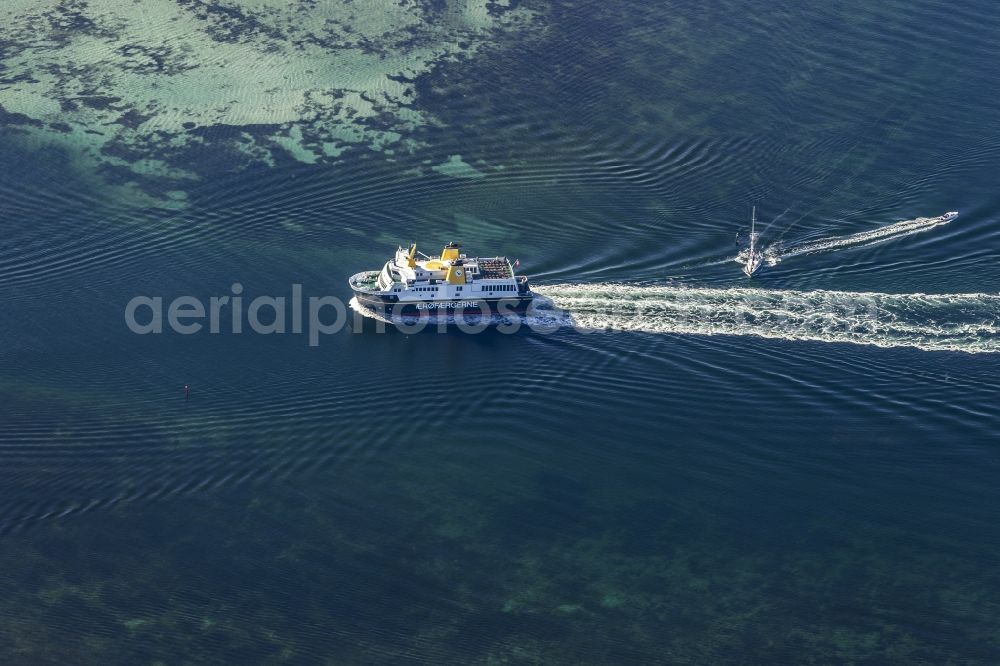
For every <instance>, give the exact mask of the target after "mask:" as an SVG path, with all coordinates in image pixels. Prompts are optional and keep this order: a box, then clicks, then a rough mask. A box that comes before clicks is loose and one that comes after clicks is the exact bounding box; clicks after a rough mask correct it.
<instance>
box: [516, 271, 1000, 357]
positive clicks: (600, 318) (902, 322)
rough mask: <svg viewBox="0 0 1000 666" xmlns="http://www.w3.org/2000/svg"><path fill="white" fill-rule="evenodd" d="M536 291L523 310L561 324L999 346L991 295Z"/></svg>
mask: <svg viewBox="0 0 1000 666" xmlns="http://www.w3.org/2000/svg"><path fill="white" fill-rule="evenodd" d="M536 291H537V292H538V293H540V294H542V295H544V296H545V297H546V298H547V300H548V301H549V305H548V306H544V307H543V308H540V309H538V310H536V311H535V312H534V313H533V316H534V317H536V318H540V319H543V320H547V321H549V322H554V323H557V324H559V325H561V326H563V327H575V328H581V329H587V330H608V331H640V332H647V333H672V334H694V335H753V336H758V337H763V338H774V339H782V340H816V341H824V342H851V343H857V344H865V345H875V346H878V347H914V348H917V349H923V350H928V351H962V352H968V353H989V352H994V353H995V352H1000V294H884V293H866V292H845V291H825V290H813V291H795V290H769V289H710V288H696V287H669V286H645V285H643V286H639V285H630V284H627V283H607V284H554V285H547V286H542V287H537V288H536ZM546 308H551V310H549V311H546Z"/></svg>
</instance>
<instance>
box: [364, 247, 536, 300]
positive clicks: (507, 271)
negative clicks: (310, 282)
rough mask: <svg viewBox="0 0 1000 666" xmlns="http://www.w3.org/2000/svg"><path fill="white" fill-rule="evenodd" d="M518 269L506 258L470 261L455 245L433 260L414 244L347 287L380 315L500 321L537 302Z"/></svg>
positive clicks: (486, 258)
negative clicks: (482, 317) (481, 317)
mask: <svg viewBox="0 0 1000 666" xmlns="http://www.w3.org/2000/svg"><path fill="white" fill-rule="evenodd" d="M418 254H419V255H420V256H419V257H418V256H417V255H418ZM519 265H520V262H519V261H515V262H514V263H511V261H510V260H509V259H508V258H507V257H500V256H497V257H470V256H468V255H466V254H464V253H463V252H462V249H461V247H460V246H459V245H458V244H457V243H448V244H447V245H445V246H444V249H443V250H442V251H441V254H440V256H436V257H429V256H427V255H425V254H423V253H418V252H417V245H416V243H413V244H411V245H410V246H409V247H408V248H406V249H404V248H403V247H402V246H400V247H398V248H397V249H396V254H395V255H394V256H393V258H392V259H390V260H389V261H387V262H386V263H385V265H384V266H382V269H381V270H377V271H362V272H360V273H355V274H354V275H352V276H351V278H350V280H348V283H349V284H350V287H351V291H353V292H354V298H355V299H356V300H357V302H358V305H360V306H362V307H363V308H367V309H369V310H374V311H375V312H376V313H377V314H379V315H390V316H409V317H413V316H417V317H422V318H423V317H426V318H438V317H439V316H447V315H455V314H471V315H486V316H490V315H494V314H496V315H501V316H502V315H507V314H515V313H523V312H524V311H525V310H527V308H528V306H529V305H530V304H531V302H532V300H534V298H535V295H534V294H533V293H532V291H531V288H530V286H529V285H528V278H527V276H525V275H516V274H515V272H514V269H515V268H516V267H517V266H519Z"/></svg>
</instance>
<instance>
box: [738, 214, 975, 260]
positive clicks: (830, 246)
mask: <svg viewBox="0 0 1000 666" xmlns="http://www.w3.org/2000/svg"><path fill="white" fill-rule="evenodd" d="M956 217H958V213H956V212H950V213H945V214H944V215H939V216H937V217H918V218H916V219H913V220H903V221H902V222H896V223H895V224H889V225H886V226H884V227H879V228H877V229H870V230H868V231H862V232H859V233H856V234H851V235H849V236H836V237H833V238H822V239H820V240H816V241H809V242H805V243H799V244H797V245H791V246H788V247H784V246H782V245H781V243H776V244H774V245H771V246H769V247H767V248H765V250H764V258H765V259H766V260H767V262H768V264H770V265H771V266H774V265H775V264H777V263H778V262H780V261H782V260H784V259H788V258H789V257H797V256H799V255H802V254H811V253H813V252H828V251H830V250H839V249H842V248H847V247H858V246H865V245H874V244H876V243H882V242H885V241H888V240H894V239H896V238H903V237H905V236H911V235H913V234H918V233H922V232H924V231H929V230H931V229H933V228H935V227H939V226H941V225H944V224H948V223H949V222H951V221H952V220H954V219H955V218H956ZM736 261H739V262H741V263H742V262H743V261H745V257H744V258H743V259H741V258H740V257H739V256H737V257H736Z"/></svg>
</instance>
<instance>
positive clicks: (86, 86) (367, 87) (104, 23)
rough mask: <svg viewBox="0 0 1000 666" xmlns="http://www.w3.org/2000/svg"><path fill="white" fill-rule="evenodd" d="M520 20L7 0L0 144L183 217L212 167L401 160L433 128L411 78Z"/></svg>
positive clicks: (255, 3) (463, 11)
mask: <svg viewBox="0 0 1000 666" xmlns="http://www.w3.org/2000/svg"><path fill="white" fill-rule="evenodd" d="M532 19H533V14H532V13H531V12H530V11H528V10H525V9H521V8H515V7H511V6H510V3H509V0H447V1H445V2H433V3H428V2H417V1H416V0H401V1H399V2H386V1H384V0H297V1H294V0H293V1H290V0H219V1H216V0H213V1H212V2H204V1H202V0H143V1H142V2H133V1H132V0H90V1H89V2H88V1H86V0H5V2H4V3H3V6H2V7H0V131H2V132H3V133H4V134H6V135H8V139H7V140H8V142H9V141H11V138H13V139H14V140H16V141H17V142H18V144H19V145H20V146H22V148H23V149H26V150H32V149H41V148H53V147H55V148H56V149H58V150H61V151H64V152H65V154H66V157H67V159H68V160H69V161H70V163H72V164H73V165H74V167H75V168H76V169H77V171H78V172H80V173H81V174H85V175H89V174H91V173H94V172H97V173H99V174H100V177H101V182H102V184H103V185H111V184H114V185H124V186H127V190H125V191H128V192H131V193H132V194H133V195H136V196H135V202H136V203H150V200H149V198H148V197H146V196H144V195H142V194H141V190H145V191H146V192H150V193H153V194H154V197H156V198H155V199H154V200H153V202H154V203H160V204H163V203H166V202H168V201H170V200H173V202H174V203H175V204H177V203H182V202H183V200H184V198H185V196H186V195H185V191H184V190H185V188H186V187H187V186H189V185H191V184H192V183H194V182H197V180H198V179H199V178H200V177H202V176H204V175H206V174H212V173H217V172H218V170H219V169H220V168H222V169H226V170H231V169H240V168H244V167H247V166H252V165H274V164H275V163H276V162H277V161H282V160H288V159H294V160H297V161H299V162H304V163H314V162H324V161H331V160H334V159H335V158H337V156H338V155H340V154H341V153H343V152H344V151H345V150H346V149H348V148H352V147H354V148H361V149H365V150H373V151H384V152H386V153H389V154H391V153H393V152H394V151H396V150H400V149H402V150H407V151H412V150H413V149H414V148H415V147H417V146H416V142H415V141H414V140H412V139H410V138H408V136H407V134H408V132H410V131H412V130H413V129H415V128H418V127H420V126H422V125H424V124H426V123H428V122H429V121H431V120H432V119H431V118H429V117H428V115H427V113H426V112H425V111H422V110H419V109H418V108H416V106H415V103H414V102H415V97H416V92H415V87H414V80H415V79H416V78H417V77H419V76H420V75H422V74H425V73H427V72H429V71H431V69H432V68H434V67H435V66H436V65H437V64H439V63H442V62H453V61H455V60H456V59H459V58H462V57H468V56H471V55H473V54H475V53H476V52H477V50H478V49H480V48H481V46H482V45H483V44H484V43H486V42H487V41H488V40H489V39H490V38H491V36H492V35H495V34H496V31H498V30H506V31H516V30H524V29H527V28H529V27H531V24H532ZM136 185H137V186H138V188H137V187H135V186H136ZM123 193H124V191H123ZM156 199H158V200H159V201H156Z"/></svg>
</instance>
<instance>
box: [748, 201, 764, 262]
mask: <svg viewBox="0 0 1000 666" xmlns="http://www.w3.org/2000/svg"><path fill="white" fill-rule="evenodd" d="M759 240H760V234H758V233H757V207H756V206H754V207H753V213H752V214H751V217H750V246H749V247H748V248H747V259H746V263H744V264H743V272H744V273H746V275H747V277H752V276H753V274H754V273H756V272H757V270H758V269H759V268H760V267H761V265H762V264H763V263H764V253H763V252H761V250H760V248H759V247H758V242H759Z"/></svg>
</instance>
